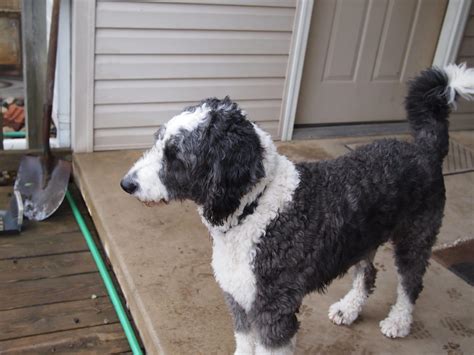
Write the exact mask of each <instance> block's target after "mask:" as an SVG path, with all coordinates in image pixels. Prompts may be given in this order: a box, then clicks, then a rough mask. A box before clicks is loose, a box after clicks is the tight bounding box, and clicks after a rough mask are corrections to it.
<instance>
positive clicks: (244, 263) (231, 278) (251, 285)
mask: <svg viewBox="0 0 474 355" xmlns="http://www.w3.org/2000/svg"><path fill="white" fill-rule="evenodd" d="M254 256H255V244H254V243H253V241H252V240H251V239H250V238H248V239H246V238H242V236H240V238H239V235H236V234H235V233H228V234H221V235H216V236H214V245H213V249H212V268H213V269H214V276H215V278H216V280H217V282H218V283H219V285H220V287H221V288H222V289H223V290H224V291H225V292H227V293H229V294H230V295H232V297H233V298H234V299H235V301H236V302H238V303H239V304H240V305H241V306H242V307H243V308H244V309H245V310H246V311H249V310H250V308H251V307H252V303H253V301H254V299H255V292H256V279H255V274H254V272H253V270H252V263H253V259H254Z"/></svg>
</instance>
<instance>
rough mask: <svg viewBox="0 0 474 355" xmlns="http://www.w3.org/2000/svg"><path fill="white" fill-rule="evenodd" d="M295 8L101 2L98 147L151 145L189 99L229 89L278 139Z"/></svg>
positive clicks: (276, 2)
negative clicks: (153, 139) (156, 133)
mask: <svg viewBox="0 0 474 355" xmlns="http://www.w3.org/2000/svg"><path fill="white" fill-rule="evenodd" d="M229 4H232V5H229ZM295 6H296V1H295V0H236V1H232V2H229V1H219V0H200V1H192V2H191V1H186V2H185V1H182V2H181V1H173V2H172V3H171V2H168V3H164V2H161V1H146V2H126V1H97V4H96V10H95V11H96V12H95V40H94V41H95V45H94V48H95V49H94V83H93V92H94V100H93V149H94V150H108V149H123V148H143V147H148V146H150V144H151V142H152V134H153V132H154V131H155V130H156V128H157V127H158V125H160V124H163V123H164V122H166V121H167V120H169V119H170V118H171V117H172V116H173V115H175V114H176V113H178V112H179V111H180V110H181V109H182V108H183V107H185V106H187V105H190V104H192V103H195V102H196V101H199V100H201V99H202V98H205V97H209V96H217V97H223V96H225V95H230V97H231V98H232V99H234V100H236V101H238V102H239V103H240V104H241V106H242V107H243V108H244V109H245V110H246V111H247V112H248V114H249V117H250V119H251V120H252V121H257V122H258V124H259V125H260V126H261V127H262V128H264V129H265V130H267V131H269V132H270V133H271V134H272V135H273V136H274V137H275V138H277V137H278V127H279V122H278V120H279V116H280V111H281V104H282V96H283V89H284V84H285V76H286V70H287V64H288V54H289V50H290V41H291V36H292V30H293V22H294V16H295ZM79 75H81V74H79Z"/></svg>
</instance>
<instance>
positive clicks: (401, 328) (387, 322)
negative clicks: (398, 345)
mask: <svg viewBox="0 0 474 355" xmlns="http://www.w3.org/2000/svg"><path fill="white" fill-rule="evenodd" d="M379 325H380V331H381V332H382V334H383V335H385V336H386V337H388V338H403V337H406V336H407V335H408V334H410V327H411V320H410V319H404V318H402V317H390V316H388V317H387V318H385V319H384V320H383V321H381V322H380V324H379Z"/></svg>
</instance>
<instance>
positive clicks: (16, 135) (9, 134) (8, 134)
mask: <svg viewBox="0 0 474 355" xmlns="http://www.w3.org/2000/svg"><path fill="white" fill-rule="evenodd" d="M3 136H4V137H5V138H25V137H26V133H25V132H3Z"/></svg>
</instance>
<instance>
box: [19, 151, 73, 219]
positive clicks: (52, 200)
mask: <svg viewBox="0 0 474 355" xmlns="http://www.w3.org/2000/svg"><path fill="white" fill-rule="evenodd" d="M70 175H71V163H70V162H68V161H65V160H62V159H55V158H51V161H50V162H49V164H48V162H46V160H45V159H44V158H43V157H36V156H28V155H27V156H24V157H23V159H22V160H21V163H20V167H19V169H18V175H17V178H16V180H15V190H17V191H19V192H20V194H21V196H22V198H23V205H24V212H23V213H24V216H25V217H27V218H28V219H29V220H33V221H42V220H45V219H46V218H48V217H49V216H51V215H52V214H53V213H54V212H55V211H56V210H57V209H58V208H59V206H60V205H61V203H62V202H63V200H64V196H65V194H66V190H67V186H68V183H69V177H70Z"/></svg>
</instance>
